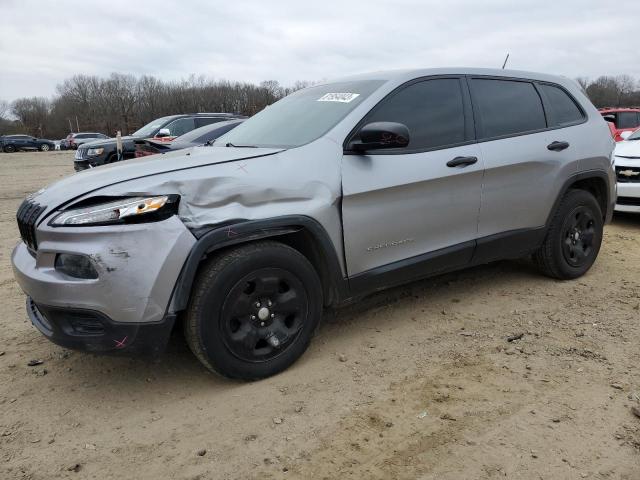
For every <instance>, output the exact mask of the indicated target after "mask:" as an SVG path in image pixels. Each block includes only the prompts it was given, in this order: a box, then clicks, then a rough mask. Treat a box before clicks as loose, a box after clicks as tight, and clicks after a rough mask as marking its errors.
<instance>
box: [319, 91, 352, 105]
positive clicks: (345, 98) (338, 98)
mask: <svg viewBox="0 0 640 480" xmlns="http://www.w3.org/2000/svg"><path fill="white" fill-rule="evenodd" d="M359 96H360V94H359V93H325V94H324V95H323V96H321V97H320V98H319V99H318V102H340V103H349V102H350V101H352V100H353V99H354V98H356V97H359Z"/></svg>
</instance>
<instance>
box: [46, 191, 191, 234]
mask: <svg viewBox="0 0 640 480" xmlns="http://www.w3.org/2000/svg"><path fill="white" fill-rule="evenodd" d="M178 200H179V197H178V195H162V196H158V197H130V198H122V199H119V200H116V201H113V202H108V203H100V204H96V205H91V206H88V207H82V208H73V209H71V210H64V211H62V212H60V214H58V215H57V216H55V217H54V218H53V220H51V222H50V225H53V226H57V227H59V226H91V225H110V224H118V223H136V222H154V221H159V220H164V219H166V218H168V217H170V216H171V215H174V214H175V213H176V212H177V209H178Z"/></svg>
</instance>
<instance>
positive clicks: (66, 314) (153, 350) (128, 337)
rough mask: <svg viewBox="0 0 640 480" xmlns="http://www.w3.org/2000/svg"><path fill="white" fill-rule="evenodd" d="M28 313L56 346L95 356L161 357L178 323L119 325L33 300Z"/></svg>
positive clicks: (91, 313)
mask: <svg viewBox="0 0 640 480" xmlns="http://www.w3.org/2000/svg"><path fill="white" fill-rule="evenodd" d="M27 313H28V315H29V318H30V319H31V323H33V325H34V326H35V327H36V328H37V329H38V330H39V331H40V333H42V334H43V335H44V336H45V337H47V338H48V339H49V340H51V341H52V342H53V343H55V344H57V345H60V346H62V347H65V348H71V349H74V350H82V351H85V352H93V353H124V354H147V355H149V354H150V355H154V354H158V353H161V352H162V351H164V349H165V347H166V345H167V342H168V340H169V336H170V335H171V330H172V329H173V325H174V323H175V315H168V316H167V317H165V318H164V319H163V321H162V322H158V323H134V324H131V323H119V322H114V321H113V320H111V319H110V318H108V317H107V316H105V315H103V314H101V313H99V312H95V311H92V310H82V309H72V308H59V307H49V306H46V305H39V304H36V303H35V302H34V301H33V300H32V299H31V298H30V297H27Z"/></svg>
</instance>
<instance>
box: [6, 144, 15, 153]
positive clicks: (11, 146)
mask: <svg viewBox="0 0 640 480" xmlns="http://www.w3.org/2000/svg"><path fill="white" fill-rule="evenodd" d="M4 151H5V152H6V153H13V152H15V151H16V147H14V146H13V145H5V147H4Z"/></svg>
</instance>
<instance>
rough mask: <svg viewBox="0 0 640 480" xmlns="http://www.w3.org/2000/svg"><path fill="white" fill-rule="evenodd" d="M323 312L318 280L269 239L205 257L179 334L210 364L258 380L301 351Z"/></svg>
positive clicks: (293, 253) (309, 267)
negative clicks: (181, 331)
mask: <svg viewBox="0 0 640 480" xmlns="http://www.w3.org/2000/svg"><path fill="white" fill-rule="evenodd" d="M321 316H322V286H321V284H320V280H319V279H318V275H317V274H316V272H315V270H314V268H313V266H312V265H311V264H310V263H309V261H308V260H307V259H306V258H305V257H304V256H303V255H302V254H300V253H299V252H298V251H297V250H294V249H293V248H290V247H288V246H286V245H284V244H281V243H278V242H272V241H264V242H257V243H252V244H247V245H243V246H240V247H237V248H235V249H232V250H228V251H225V252H224V253H222V254H220V255H218V256H216V257H214V258H212V259H211V260H208V261H207V263H205V264H204V265H203V266H202V268H201V270H200V272H199V274H198V277H197V278H196V281H195V283H194V287H193V291H192V295H191V300H190V302H189V306H188V309H187V315H186V318H185V323H184V330H185V337H186V339H187V343H188V344H189V347H190V348H191V350H192V351H193V353H194V354H195V355H196V356H197V357H198V359H199V360H200V361H201V362H202V363H203V364H204V365H205V366H206V367H207V368H209V369H210V370H212V371H214V372H217V373H219V374H221V375H224V376H226V377H230V378H237V379H243V380H256V379H259V378H265V377H268V376H270V375H274V374H276V373H278V372H281V371H282V370H284V369H285V368H287V367H288V366H289V365H291V364H292V363H294V362H295V361H296V360H297V359H298V358H299V357H300V356H301V355H302V354H303V353H304V351H305V350H306V349H307V347H308V346H309V342H310V341H311V337H312V336H313V333H314V332H315V330H316V328H317V326H318V324H319V322H320V317H321Z"/></svg>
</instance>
